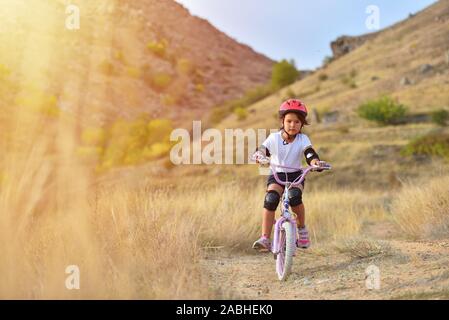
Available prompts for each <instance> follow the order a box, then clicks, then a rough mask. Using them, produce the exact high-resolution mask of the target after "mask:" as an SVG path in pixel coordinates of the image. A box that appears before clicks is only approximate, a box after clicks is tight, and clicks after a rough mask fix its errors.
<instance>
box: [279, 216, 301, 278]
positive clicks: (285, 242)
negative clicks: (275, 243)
mask: <svg viewBox="0 0 449 320" xmlns="http://www.w3.org/2000/svg"><path fill="white" fill-rule="evenodd" d="M279 249H280V250H279V254H278V255H277V257H276V272H277V274H278V278H279V280H281V281H285V280H287V278H288V276H289V275H290V272H291V270H292V265H293V255H294V254H295V250H296V243H295V229H294V227H293V225H292V224H291V223H290V222H289V221H285V222H284V223H283V224H282V228H281V232H280V237H279Z"/></svg>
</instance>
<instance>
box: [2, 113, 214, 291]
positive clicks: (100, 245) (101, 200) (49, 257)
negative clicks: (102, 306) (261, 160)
mask: <svg viewBox="0 0 449 320" xmlns="http://www.w3.org/2000/svg"><path fill="white" fill-rule="evenodd" d="M33 117H36V118H35V119H33ZM14 121H15V123H17V124H18V125H17V128H18V130H17V131H16V134H15V136H14V137H15V139H14V140H13V141H10V142H9V143H8V144H7V145H9V147H8V150H6V152H5V155H6V156H5V158H4V159H3V161H2V170H1V171H2V172H3V175H2V180H1V184H0V252H1V259H0V298H18V299H47V298H54V299H66V298H70V299H72V298H75V299H77V298H87V299H91V298H118V299H128V298H133V299H160V298H164V299H176V298H185V299H194V298H209V297H215V296H214V293H213V292H210V291H209V289H208V286H207V282H206V280H205V279H204V278H203V276H202V273H201V270H200V269H199V267H198V264H197V261H198V259H199V257H200V253H201V252H200V250H199V248H198V246H197V245H196V244H197V236H198V231H197V228H196V226H195V225H194V224H193V223H192V222H191V221H189V219H188V217H187V216H184V215H183V214H182V212H181V211H179V210H178V211H170V210H169V209H170V205H169V203H171V202H175V201H174V199H173V197H172V196H170V194H168V193H167V194H165V193H164V194H160V197H159V194H157V193H154V194H152V193H151V192H149V191H151V190H145V192H135V190H133V189H131V188H128V187H127V186H126V185H120V184H117V185H116V186H115V187H114V188H111V187H106V188H102V187H97V188H93V187H91V185H92V177H91V175H90V173H89V172H90V171H89V170H88V168H86V167H84V166H83V165H82V164H81V163H80V162H79V161H78V160H77V157H76V152H75V150H76V143H75V141H76V139H75V136H74V132H75V131H76V130H75V128H74V127H72V126H70V124H69V123H68V122H64V121H57V122H52V124H49V123H46V124H45V121H43V119H42V118H40V117H38V116H36V115H30V114H27V113H17V114H16V115H15V119H14V120H13V122H14ZM25 124H26V126H25ZM43 124H45V125H43ZM69 265H77V266H78V267H79V269H80V290H68V289H67V288H66V286H65V282H66V279H67V277H68V276H69V275H68V274H66V267H67V266H69Z"/></svg>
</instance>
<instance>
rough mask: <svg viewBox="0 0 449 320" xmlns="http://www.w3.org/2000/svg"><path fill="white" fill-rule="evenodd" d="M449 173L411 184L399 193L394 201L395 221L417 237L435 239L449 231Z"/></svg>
mask: <svg viewBox="0 0 449 320" xmlns="http://www.w3.org/2000/svg"><path fill="white" fill-rule="evenodd" d="M448 184H449V177H448V176H444V177H440V178H432V179H431V180H430V181H428V182H424V183H422V184H413V185H412V184H410V185H408V186H407V187H404V188H403V189H402V190H401V192H400V193H399V194H398V195H397V196H396V198H395V200H394V201H393V205H392V212H393V217H394V220H395V222H396V223H397V224H398V225H399V227H400V228H401V229H402V230H403V232H404V233H405V234H407V235H408V236H410V237H412V238H415V239H434V238H442V237H447V235H448V234H449V222H448V216H449V189H448V187H447V186H448Z"/></svg>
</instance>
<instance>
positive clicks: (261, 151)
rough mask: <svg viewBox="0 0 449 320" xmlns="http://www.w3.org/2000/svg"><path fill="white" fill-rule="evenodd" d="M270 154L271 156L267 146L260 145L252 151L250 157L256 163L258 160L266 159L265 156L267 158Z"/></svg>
mask: <svg viewBox="0 0 449 320" xmlns="http://www.w3.org/2000/svg"><path fill="white" fill-rule="evenodd" d="M270 156H271V154H270V150H268V148H267V147H265V146H264V145H262V146H260V147H259V148H257V149H256V152H254V154H253V155H252V157H251V159H252V160H254V161H256V163H259V160H261V159H266V158H268V157H270Z"/></svg>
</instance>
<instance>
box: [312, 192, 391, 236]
mask: <svg viewBox="0 0 449 320" xmlns="http://www.w3.org/2000/svg"><path fill="white" fill-rule="evenodd" d="M383 198H384V195H383V194H382V193H380V192H370V193H367V192H363V191H357V190H339V191H338V192H335V191H320V190H314V191H313V192H311V193H309V194H308V193H307V192H306V193H305V195H304V203H305V207H306V220H307V221H306V224H307V225H308V228H309V230H310V232H311V236H312V240H314V241H315V242H320V241H329V240H337V239H342V238H348V237H352V236H356V235H358V234H359V232H360V230H361V228H362V225H363V223H364V222H365V221H367V220H372V219H375V220H378V219H382V218H383V217H384V208H383V203H384V201H383Z"/></svg>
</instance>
